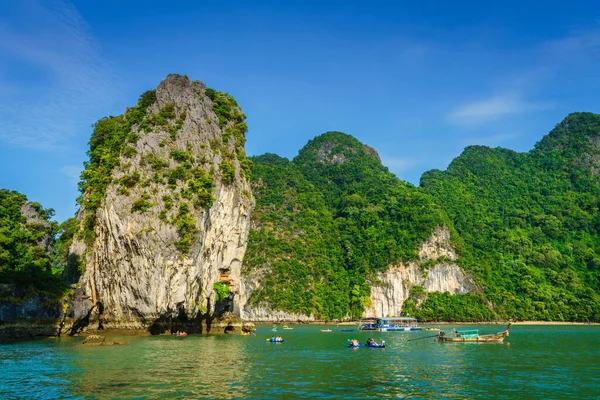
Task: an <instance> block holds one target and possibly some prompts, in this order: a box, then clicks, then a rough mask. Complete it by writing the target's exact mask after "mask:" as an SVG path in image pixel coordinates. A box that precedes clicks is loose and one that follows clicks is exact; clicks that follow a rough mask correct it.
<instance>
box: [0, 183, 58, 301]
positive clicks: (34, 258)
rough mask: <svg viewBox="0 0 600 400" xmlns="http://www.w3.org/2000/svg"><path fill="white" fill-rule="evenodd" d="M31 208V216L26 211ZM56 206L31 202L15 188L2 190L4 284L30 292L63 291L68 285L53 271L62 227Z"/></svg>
mask: <svg viewBox="0 0 600 400" xmlns="http://www.w3.org/2000/svg"><path fill="white" fill-rule="evenodd" d="M24 208H29V211H25V213H27V212H29V213H30V215H29V218H27V217H26V216H25V215H24V214H25V213H24V212H23V209H24ZM53 215H54V211H53V210H52V209H44V208H42V206H41V205H40V204H39V203H28V202H27V197H25V195H23V194H20V193H18V192H15V191H11V190H6V189H0V283H4V284H15V285H17V286H18V287H21V288H26V289H27V290H28V292H29V293H30V294H33V293H36V292H46V293H51V294H60V293H61V292H62V290H63V289H64V285H63V284H62V281H61V279H60V275H55V274H53V273H52V269H51V262H52V245H53V244H54V234H55V233H56V231H57V229H58V225H57V224H56V222H54V221H51V220H50V218H52V216H53Z"/></svg>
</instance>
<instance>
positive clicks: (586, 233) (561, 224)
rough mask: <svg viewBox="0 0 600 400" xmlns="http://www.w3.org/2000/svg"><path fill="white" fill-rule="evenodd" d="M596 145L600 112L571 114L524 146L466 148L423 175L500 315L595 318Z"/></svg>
mask: <svg viewBox="0 0 600 400" xmlns="http://www.w3.org/2000/svg"><path fill="white" fill-rule="evenodd" d="M599 144H600V115H596V114H591V113H577V114H571V115H569V116H568V117H567V118H566V119H565V120H564V121H563V122H562V123H560V124H559V125H558V126H557V127H556V128H555V129H554V130H553V131H552V132H550V134H548V135H547V136H546V137H544V138H543V139H542V140H541V141H540V142H539V143H538V144H537V145H536V146H535V148H534V149H533V150H532V151H530V152H528V153H517V152H514V151H511V150H506V149H501V148H495V149H490V148H487V147H482V146H472V147H468V148H467V149H465V151H464V152H463V154H462V155H461V156H460V157H457V158H456V159H455V160H454V161H452V163H451V164H450V166H449V167H448V169H447V171H429V172H427V173H425V174H424V175H423V177H422V178H421V187H422V189H423V190H424V191H425V192H427V193H429V194H431V195H432V196H434V197H436V199H437V202H438V204H439V205H440V206H441V207H443V209H444V210H445V211H446V212H447V213H448V215H449V216H450V218H451V219H452V221H453V223H454V226H455V228H456V230H457V232H458V233H459V234H460V236H461V238H462V239H463V240H464V243H465V246H464V248H462V250H461V258H460V260H459V261H460V262H461V264H462V265H463V267H464V268H465V269H467V270H470V271H472V273H473V274H474V276H475V277H476V279H478V280H479V281H480V282H481V283H482V284H483V286H484V288H485V295H486V297H487V298H488V300H489V301H490V302H491V305H492V308H493V310H494V312H495V314H496V315H497V316H498V317H500V318H517V319H534V320H558V321H563V320H569V321H588V320H595V321H597V320H599V319H600V298H599V294H600V256H599V254H600V231H599V228H600V213H598V205H599V201H600V189H599V186H598V185H599V182H600V179H599V178H600V176H599V175H598V171H599V167H600V163H599V160H600V150H599V147H598V145H599ZM423 306H424V307H428V304H427V301H426V302H425V303H424V304H423Z"/></svg>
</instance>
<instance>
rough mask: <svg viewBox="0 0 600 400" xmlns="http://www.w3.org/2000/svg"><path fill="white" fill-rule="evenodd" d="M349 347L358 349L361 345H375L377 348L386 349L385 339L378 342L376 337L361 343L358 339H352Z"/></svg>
mask: <svg viewBox="0 0 600 400" xmlns="http://www.w3.org/2000/svg"><path fill="white" fill-rule="evenodd" d="M348 347H350V348H352V349H357V348H359V347H373V348H375V349H385V340H382V341H381V343H377V342H376V341H375V339H373V338H369V339H367V342H366V343H365V344H362V343H360V342H359V341H358V340H356V339H352V340H350V344H349V345H348Z"/></svg>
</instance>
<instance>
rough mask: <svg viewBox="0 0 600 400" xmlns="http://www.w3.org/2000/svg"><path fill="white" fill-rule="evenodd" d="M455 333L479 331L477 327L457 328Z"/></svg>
mask: <svg viewBox="0 0 600 400" xmlns="http://www.w3.org/2000/svg"><path fill="white" fill-rule="evenodd" d="M456 333H467V334H468V333H479V329H457V330H456Z"/></svg>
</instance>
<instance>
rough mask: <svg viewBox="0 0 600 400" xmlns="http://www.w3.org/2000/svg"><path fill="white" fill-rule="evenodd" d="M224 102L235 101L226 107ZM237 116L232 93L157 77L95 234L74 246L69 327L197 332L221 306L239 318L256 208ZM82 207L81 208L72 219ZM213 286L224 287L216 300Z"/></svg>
mask: <svg viewBox="0 0 600 400" xmlns="http://www.w3.org/2000/svg"><path fill="white" fill-rule="evenodd" d="M217 103H218V104H217ZM222 104H229V106H231V107H230V109H228V110H226V111H227V113H224V112H223V111H222V108H223V106H222ZM231 104H233V106H232V105H231ZM217 106H218V107H221V111H219V110H218V109H217ZM134 111H135V110H134ZM215 111H216V112H215ZM128 112H131V111H128ZM126 116H127V114H126ZM243 118H244V116H243V114H241V110H239V108H238V106H237V103H235V101H234V100H233V99H232V98H231V97H230V96H228V95H226V94H224V93H220V92H214V91H212V90H207V89H206V88H205V86H204V85H203V84H202V83H201V82H198V81H190V80H189V79H188V78H187V76H180V75H169V76H168V77H167V78H166V79H165V80H164V81H163V82H161V84H160V85H159V86H158V88H157V89H156V100H155V101H154V102H153V103H152V105H151V106H149V107H148V108H147V111H145V115H144V118H143V120H142V122H139V123H136V124H134V125H133V126H132V127H131V132H130V133H129V136H128V137H133V138H134V139H133V140H132V142H133V143H132V144H130V145H128V146H127V147H126V148H124V149H123V150H122V151H121V154H120V163H119V165H118V166H117V167H116V168H114V170H113V171H112V176H111V183H110V184H109V185H108V187H107V188H106V193H105V198H104V199H103V201H102V203H101V205H100V206H99V207H98V208H97V210H95V212H94V213H95V215H94V217H95V225H94V227H93V229H94V233H95V238H94V240H93V242H91V243H90V241H89V240H88V241H84V240H83V239H82V238H81V235H80V238H79V239H77V240H75V241H74V242H73V245H72V246H71V248H70V251H71V252H72V253H73V254H76V255H77V256H79V257H80V258H81V259H82V260H84V263H85V272H84V273H83V275H82V277H81V280H80V286H81V289H82V291H83V296H82V297H81V298H80V299H79V300H74V301H72V303H71V305H70V308H69V311H68V312H67V314H68V316H69V318H71V319H73V321H74V322H73V323H72V324H71V325H72V326H73V332H72V333H74V332H76V331H78V330H81V329H85V328H87V327H89V328H92V329H98V328H100V329H102V328H114V329H147V330H150V331H151V333H162V332H164V331H166V330H186V331H189V332H203V331H208V330H210V328H211V321H212V318H213V317H216V316H218V315H219V314H221V313H223V312H227V311H233V313H234V314H237V315H238V316H239V310H240V309H242V308H243V306H244V304H240V303H239V298H238V296H236V292H237V287H238V284H239V277H240V266H241V263H242V260H243V257H244V253H245V250H246V244H247V238H248V232H249V223H250V213H251V211H252V209H253V206H254V199H253V197H252V195H251V192H250V186H249V183H248V180H247V179H246V177H245V170H244V165H243V162H244V161H245V160H246V159H245V153H244V149H243V144H244V140H245V138H244V137H243V135H244V133H245V123H243ZM240 121H242V122H240ZM240 123H241V124H243V127H244V128H243V129H238V128H239V126H240V125H239V124H240ZM236 124H237V125H236ZM236 129H237V130H236ZM90 195H91V194H90V192H89V190H88V191H86V192H84V194H83V197H84V199H85V198H86V196H90ZM84 204H85V203H84ZM88 214H90V212H89V211H87V210H86V209H85V206H84V207H82V208H81V210H80V213H79V215H78V219H79V220H80V221H86V217H87V216H88ZM215 284H220V285H225V286H224V287H226V288H228V289H229V294H228V295H227V296H225V297H224V298H217V293H216V290H215Z"/></svg>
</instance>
